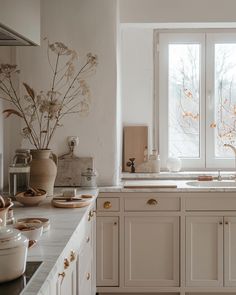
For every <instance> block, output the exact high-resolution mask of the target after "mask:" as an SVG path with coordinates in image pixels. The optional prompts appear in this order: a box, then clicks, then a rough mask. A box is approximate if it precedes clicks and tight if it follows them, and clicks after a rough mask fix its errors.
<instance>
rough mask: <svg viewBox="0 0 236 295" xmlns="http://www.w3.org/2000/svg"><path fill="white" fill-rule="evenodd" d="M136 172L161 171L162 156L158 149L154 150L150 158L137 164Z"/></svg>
mask: <svg viewBox="0 0 236 295" xmlns="http://www.w3.org/2000/svg"><path fill="white" fill-rule="evenodd" d="M136 172H139V173H160V156H159V155H158V153H157V150H152V154H151V155H150V156H149V160H148V161H147V162H144V163H142V164H140V165H138V166H137V168H136Z"/></svg>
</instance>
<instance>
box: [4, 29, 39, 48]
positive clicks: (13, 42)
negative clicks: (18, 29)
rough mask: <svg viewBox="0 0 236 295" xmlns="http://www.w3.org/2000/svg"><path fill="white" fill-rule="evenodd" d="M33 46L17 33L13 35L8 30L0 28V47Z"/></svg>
mask: <svg viewBox="0 0 236 295" xmlns="http://www.w3.org/2000/svg"><path fill="white" fill-rule="evenodd" d="M26 45H35V44H34V43H32V42H31V41H29V40H26V39H25V38H24V37H21V36H19V35H18V34H17V33H13V32H12V31H10V30H9V29H6V28H3V27H1V26H0V46H26Z"/></svg>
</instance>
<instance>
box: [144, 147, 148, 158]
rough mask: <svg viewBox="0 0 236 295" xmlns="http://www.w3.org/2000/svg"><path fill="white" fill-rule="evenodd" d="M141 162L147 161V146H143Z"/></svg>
mask: <svg viewBox="0 0 236 295" xmlns="http://www.w3.org/2000/svg"><path fill="white" fill-rule="evenodd" d="M143 156H144V157H143V162H147V161H148V148H147V146H145V149H144V152H143Z"/></svg>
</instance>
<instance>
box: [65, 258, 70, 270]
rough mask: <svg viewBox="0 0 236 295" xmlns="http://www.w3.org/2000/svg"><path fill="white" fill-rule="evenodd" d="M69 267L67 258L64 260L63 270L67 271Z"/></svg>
mask: <svg viewBox="0 0 236 295" xmlns="http://www.w3.org/2000/svg"><path fill="white" fill-rule="evenodd" d="M69 266H70V262H69V260H68V259H67V258H65V259H64V269H67V268H68V267H69Z"/></svg>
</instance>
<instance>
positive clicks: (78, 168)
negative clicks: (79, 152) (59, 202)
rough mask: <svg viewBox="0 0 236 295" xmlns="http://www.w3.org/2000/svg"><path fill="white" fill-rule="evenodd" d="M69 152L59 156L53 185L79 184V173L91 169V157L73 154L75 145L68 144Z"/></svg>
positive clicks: (92, 163)
mask: <svg viewBox="0 0 236 295" xmlns="http://www.w3.org/2000/svg"><path fill="white" fill-rule="evenodd" d="M68 145H69V150H70V151H69V152H68V153H66V154H63V155H61V156H59V158H58V166H57V176H56V180H55V186H80V185H81V173H82V171H85V170H86V169H88V168H90V169H93V165H94V161H93V158H92V157H83V158H82V157H77V156H76V155H75V154H74V147H75V145H72V146H70V141H69V140H68Z"/></svg>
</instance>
